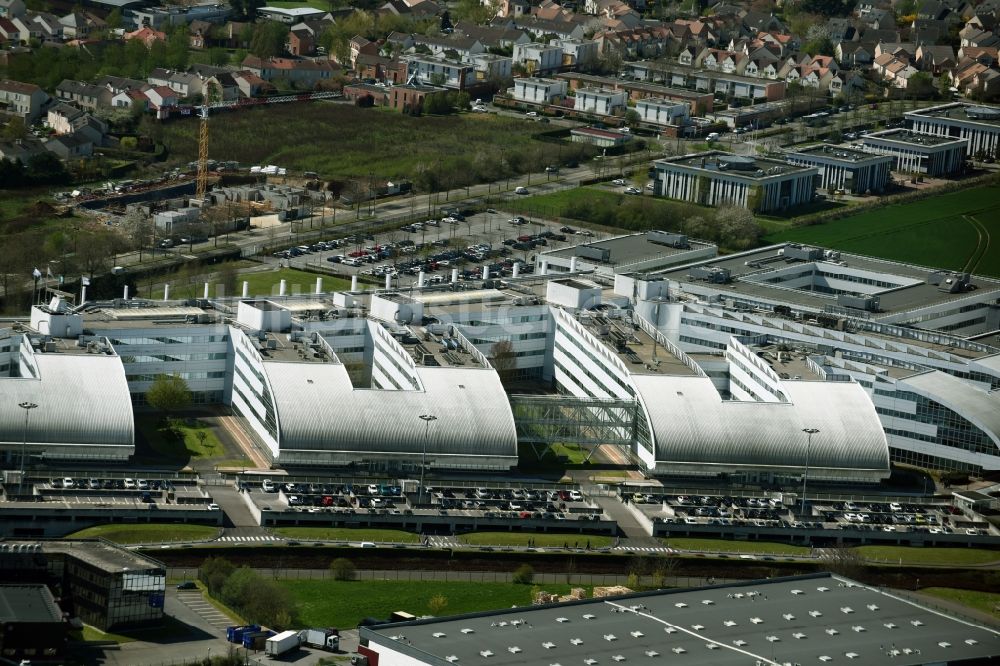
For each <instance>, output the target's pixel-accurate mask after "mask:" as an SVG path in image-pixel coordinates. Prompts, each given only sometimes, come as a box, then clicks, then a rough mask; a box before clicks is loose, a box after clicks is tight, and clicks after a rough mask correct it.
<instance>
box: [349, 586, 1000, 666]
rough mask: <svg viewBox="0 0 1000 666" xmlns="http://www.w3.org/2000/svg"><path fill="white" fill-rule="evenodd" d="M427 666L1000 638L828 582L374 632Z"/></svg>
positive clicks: (653, 659)
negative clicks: (434, 665)
mask: <svg viewBox="0 0 1000 666" xmlns="http://www.w3.org/2000/svg"><path fill="white" fill-rule="evenodd" d="M361 636H362V638H368V639H369V640H370V641H372V642H373V643H377V644H380V645H385V646H387V647H390V648H392V649H394V650H397V651H399V652H401V653H403V654H406V655H409V656H412V657H413V658H414V659H415V660H416V662H417V663H427V664H442V665H446V664H449V663H455V664H492V665H494V666H500V665H511V666H513V665H515V664H516V665H518V666H552V665H554V664H562V665H564V666H568V665H569V664H602V665H603V664H615V663H626V664H627V663H643V664H645V663H651V664H652V663H676V664H685V665H687V666H727V665H729V664H732V665H733V666H746V665H747V664H754V663H757V664H784V663H796V664H803V665H805V664H817V665H820V664H823V663H825V662H827V661H829V662H831V663H834V664H837V663H841V664H842V663H850V664H872V665H875V664H878V665H882V664H887V663H892V664H925V663H933V662H940V663H947V662H952V663H954V662H956V661H960V660H964V659H987V658H990V657H994V656H996V655H998V654H1000V634H998V632H996V631H994V630H992V629H987V628H985V627H981V626H978V625H975V624H972V623H970V622H965V621H963V620H960V619H958V618H955V617H951V616H949V615H946V614H944V613H941V612H939V611H932V610H930V609H928V608H925V607H923V606H920V605H918V604H917V603H915V602H912V601H909V600H907V599H904V598H901V597H898V596H895V595H894V594H892V593H890V592H885V591H881V590H877V589H875V588H870V587H866V586H862V585H860V584H858V583H855V582H853V581H850V580H848V579H846V578H841V577H838V576H833V575H831V574H818V575H815V576H803V577H795V578H782V579H772V580H759V581H749V582H746V583H742V584H736V585H728V586H717V587H706V588H697V589H689V590H669V591H661V592H651V593H645V594H635V595H626V596H619V597H608V598H604V599H592V600H585V601H580V602H570V603H566V604H554V605H547V606H535V607H524V608H514V609H505V610H498V611H493V612H487V613H477V614H470V615H460V616H455V617H450V618H441V619H428V620H417V621H414V622H407V623H397V624H391V625H382V626H378V627H374V628H367V627H363V628H362V629H361Z"/></svg>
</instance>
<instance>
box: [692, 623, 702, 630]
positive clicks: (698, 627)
mask: <svg viewBox="0 0 1000 666" xmlns="http://www.w3.org/2000/svg"><path fill="white" fill-rule="evenodd" d="M691 628H692V629H694V630H695V631H701V630H702V629H704V628H705V625H703V624H692V625H691Z"/></svg>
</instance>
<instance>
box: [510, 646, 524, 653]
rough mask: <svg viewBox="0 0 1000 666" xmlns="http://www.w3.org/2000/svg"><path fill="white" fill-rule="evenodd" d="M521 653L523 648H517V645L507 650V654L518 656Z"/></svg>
mask: <svg viewBox="0 0 1000 666" xmlns="http://www.w3.org/2000/svg"><path fill="white" fill-rule="evenodd" d="M520 651H521V648H519V647H517V646H516V645H511V646H510V647H509V648H507V652H510V653H511V654H517V653H518V652H520Z"/></svg>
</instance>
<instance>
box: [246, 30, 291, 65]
mask: <svg viewBox="0 0 1000 666" xmlns="http://www.w3.org/2000/svg"><path fill="white" fill-rule="evenodd" d="M287 41H288V25H287V24H284V23H278V22H277V21H266V22H264V23H260V24H258V25H257V26H256V27H255V28H254V31H253V38H251V40H250V53H252V54H254V55H255V56H257V57H259V58H273V57H275V56H278V55H281V54H282V53H284V52H285V44H286V42H287Z"/></svg>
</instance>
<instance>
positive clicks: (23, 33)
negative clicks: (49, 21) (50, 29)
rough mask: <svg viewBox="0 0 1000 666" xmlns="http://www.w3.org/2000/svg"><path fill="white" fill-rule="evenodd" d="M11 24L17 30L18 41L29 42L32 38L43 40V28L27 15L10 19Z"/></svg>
mask: <svg viewBox="0 0 1000 666" xmlns="http://www.w3.org/2000/svg"><path fill="white" fill-rule="evenodd" d="M10 22H11V24H13V26H14V28H15V29H16V30H17V41H18V42H20V43H21V44H27V43H28V42H29V41H31V40H32V39H37V40H39V41H41V39H42V29H41V27H40V26H39V25H38V24H37V23H34V22H33V21H32V20H31V19H30V18H28V17H27V16H15V17H14V18H12V19H10Z"/></svg>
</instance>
